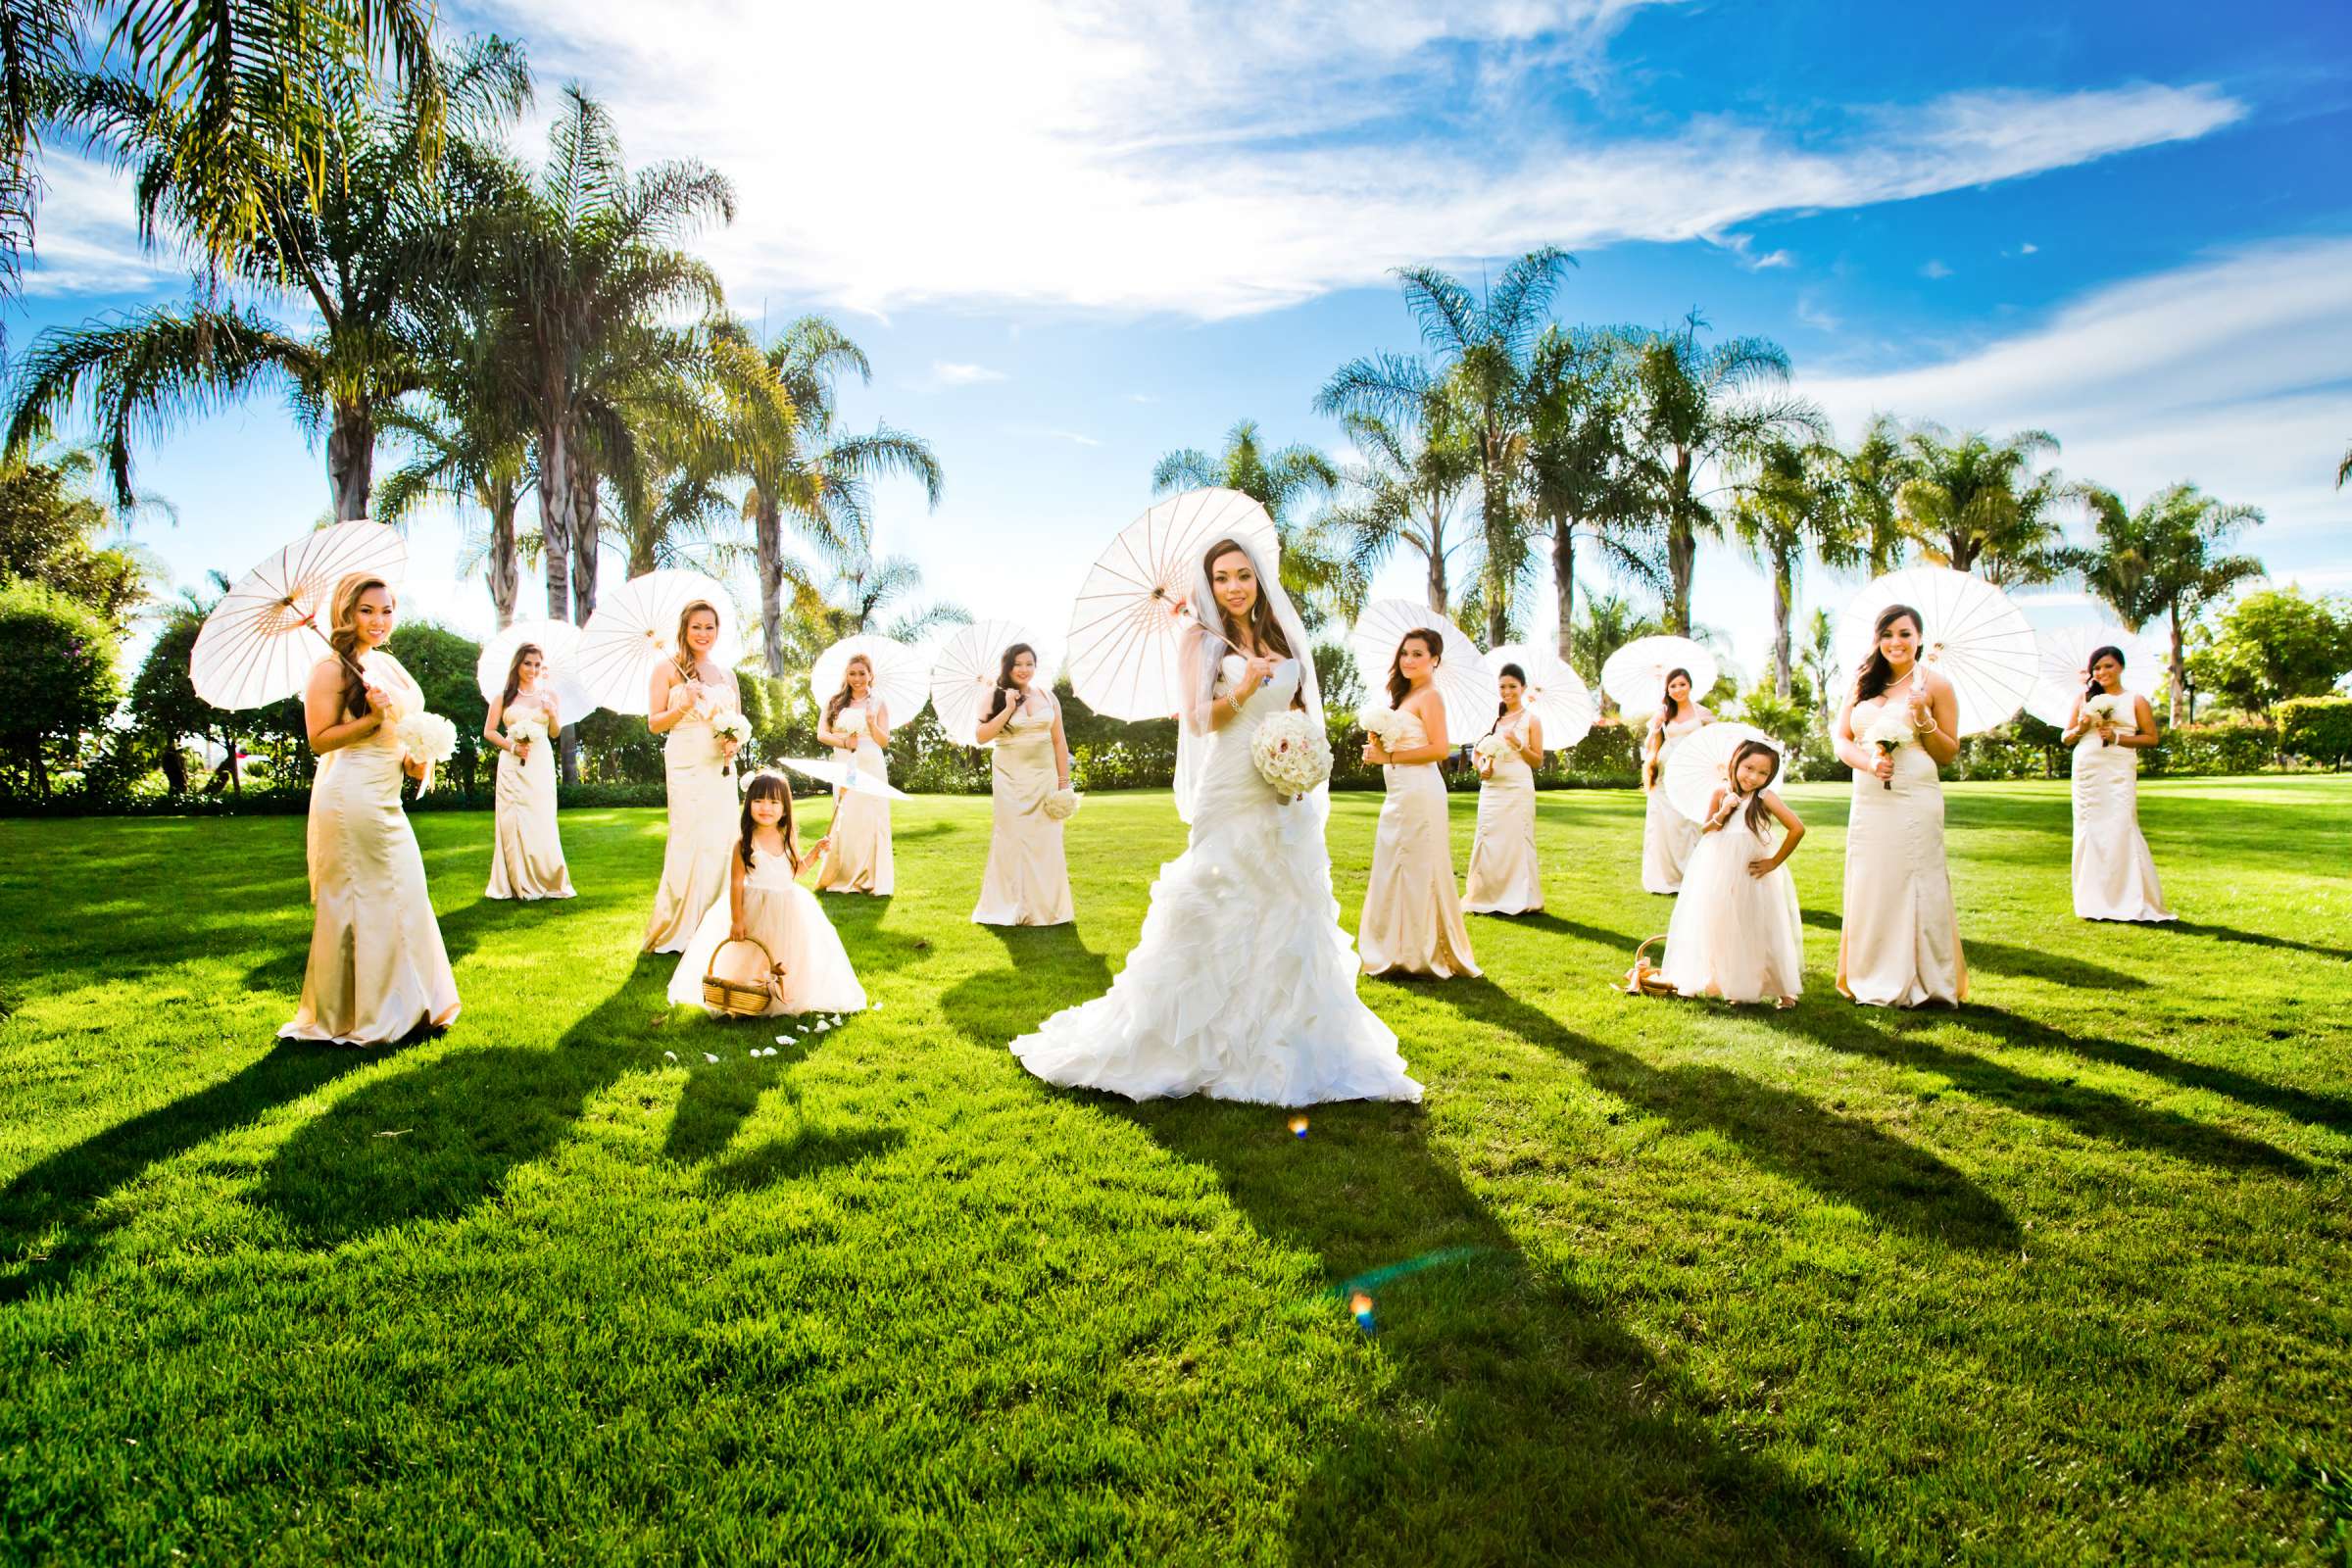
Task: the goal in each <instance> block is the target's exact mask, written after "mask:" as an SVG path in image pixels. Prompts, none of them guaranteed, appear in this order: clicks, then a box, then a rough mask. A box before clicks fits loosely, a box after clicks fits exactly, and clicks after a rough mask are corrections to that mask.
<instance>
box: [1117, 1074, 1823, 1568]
mask: <svg viewBox="0 0 2352 1568" xmlns="http://www.w3.org/2000/svg"><path fill="white" fill-rule="evenodd" d="M1090 1098H1091V1097H1090ZM1114 1113H1115V1114H1118V1115H1121V1116H1124V1117H1127V1118H1129V1119H1131V1120H1132V1121H1134V1122H1136V1123H1137V1124H1138V1125H1140V1126H1142V1127H1143V1128H1144V1129H1145V1131H1146V1132H1148V1133H1149V1134H1150V1135H1151V1136H1152V1138H1153V1139H1154V1140H1155V1141H1157V1142H1158V1143H1159V1144H1160V1145H1161V1146H1162V1147H1163V1148H1165V1149H1167V1150H1168V1151H1169V1152H1172V1153H1174V1154H1176V1155H1177V1156H1178V1157H1180V1158H1183V1159H1185V1160H1188V1161H1193V1162H1196V1163H1199V1164H1201V1165H1203V1166H1206V1167H1208V1168H1210V1169H1212V1170H1214V1171H1215V1172H1216V1173H1217V1176H1218V1179H1219V1181H1220V1182H1221V1184H1222V1185H1223V1187H1224V1189H1225V1192H1226V1194H1227V1196H1228V1198H1229V1199H1230V1201H1232V1202H1233V1203H1234V1205H1235V1206H1236V1207H1237V1208H1239V1209H1240V1210H1241V1211H1242V1212H1243V1213H1244V1214H1246V1215H1247V1216H1248V1217H1249V1219H1250V1224H1251V1225H1252V1226H1253V1227H1254V1228H1255V1229H1256V1230H1257V1231H1258V1232H1259V1233H1260V1234H1261V1235H1263V1236H1266V1237H1267V1238H1269V1239H1271V1240H1273V1241H1276V1242H1278V1243H1281V1244H1284V1245H1287V1246H1290V1247H1294V1248H1299V1249H1302V1250H1306V1251H1309V1252H1311V1253H1313V1254H1314V1255H1315V1256H1316V1257H1317V1258H1318V1259H1320V1261H1321V1264H1322V1267H1323V1270H1324V1272H1325V1274H1326V1277H1327V1278H1328V1279H1329V1280H1330V1281H1331V1282H1332V1286H1333V1294H1332V1297H1331V1308H1330V1309H1331V1312H1332V1315H1333V1318H1334V1320H1335V1321H1336V1322H1346V1321H1347V1315H1348V1311H1349V1296H1350V1295H1351V1286H1350V1282H1355V1281H1361V1282H1362V1284H1361V1287H1360V1288H1363V1289H1365V1290H1367V1291H1368V1292H1369V1293H1370V1295H1371V1298H1372V1304H1373V1313H1374V1320H1375V1321H1376V1323H1377V1325H1378V1333H1377V1335H1376V1337H1375V1338H1374V1339H1373V1340H1372V1341H1371V1343H1369V1344H1368V1345H1367V1346H1366V1347H1365V1351H1364V1353H1365V1354H1366V1356H1367V1357H1372V1358H1376V1360H1375V1361H1374V1362H1373V1364H1371V1365H1368V1366H1367V1369H1366V1374H1365V1376H1366V1380H1367V1383H1368V1384H1373V1383H1374V1380H1375V1379H1379V1381H1380V1383H1385V1386H1378V1384H1374V1386H1372V1387H1368V1388H1367V1389H1366V1390H1365V1391H1364V1393H1363V1395H1362V1396H1361V1397H1353V1398H1350V1397H1346V1396H1343V1397H1342V1402H1344V1403H1346V1404H1347V1405H1348V1407H1349V1408H1350V1410H1351V1414H1350V1417H1349V1425H1348V1427H1347V1428H1346V1429H1345V1430H1343V1431H1341V1432H1339V1433H1335V1434H1331V1435H1328V1436H1322V1435H1319V1436H1318V1442H1317V1450H1316V1458H1315V1463H1314V1468H1313V1470H1312V1472H1311V1473H1310V1474H1309V1475H1308V1477H1307V1478H1306V1481H1305V1483H1304V1485H1303V1486H1302V1487H1301V1488H1300V1491H1299V1496H1298V1499H1297V1502H1296V1505H1295V1508H1294V1512H1293V1516H1292V1520H1291V1524H1290V1541H1289V1551H1290V1555H1291V1556H1293V1557H1294V1558H1296V1559H1297V1560H1299V1561H1302V1562H1350V1563H1356V1562H1360V1563H1376V1562H1408V1563H1415V1564H1420V1563H1428V1562H1434V1561H1460V1562H1480V1561H1503V1560H1520V1561H1530V1562H1543V1561H1554V1562H1556V1561H1566V1560H1591V1559H1594V1558H1600V1559H1607V1560H1612V1561H1625V1562H1644V1563H1648V1562H1706V1563H1720V1562H1792V1561H1802V1562H1823V1561H1830V1562H1835V1561H1840V1560H1845V1559H1847V1558H1849V1557H1850V1556H1851V1549H1850V1547H1849V1546H1848V1545H1847V1544H1846V1543H1845V1542H1844V1541H1843V1540H1841V1539H1840V1538H1839V1536H1838V1533H1837V1532H1836V1530H1835V1529H1834V1528H1833V1527H1832V1526H1831V1525H1830V1524H1829V1523H1828V1522H1827V1521H1825V1520H1824V1519H1823V1518H1822V1517H1821V1515H1820V1512H1819V1509H1818V1507H1817V1506H1816V1503H1815V1501H1814V1499H1813V1497H1811V1496H1810V1495H1807V1492H1806V1490H1805V1489H1804V1488H1803V1487H1802V1486H1800V1485H1799V1484H1798V1483H1797V1482H1796V1481H1795V1480H1794V1479H1793V1478H1791V1477H1790V1476H1789V1475H1788V1474H1787V1473H1786V1472H1784V1471H1782V1470H1780V1469H1779V1468H1777V1467H1775V1466H1773V1465H1772V1464H1770V1463H1768V1462H1766V1461H1764V1460H1761V1459H1757V1458H1755V1457H1753V1456H1751V1455H1748V1454H1745V1453H1741V1452H1740V1451H1738V1450H1737V1449H1736V1448H1734V1447H1733V1446H1729V1445H1726V1444H1725V1443H1723V1442H1722V1441H1720V1440H1719V1439H1718V1438H1717V1437H1716V1436H1715V1435H1714V1434H1713V1433H1711V1432H1710V1431H1709V1430H1708V1429H1707V1426H1706V1422H1705V1419H1704V1414H1705V1412H1706V1410H1707V1409H1708V1407H1709V1403H1710V1401H1709V1399H1708V1397H1707V1396H1706V1395H1705V1394H1704V1393H1703V1391H1701V1390H1699V1389H1696V1388H1694V1387H1692V1386H1691V1384H1690V1382H1689V1381H1688V1380H1687V1379H1685V1378H1683V1377H1682V1376H1680V1375H1679V1374H1678V1373H1677V1372H1675V1371H1674V1370H1673V1369H1672V1368H1670V1367H1668V1366H1666V1365H1665V1364H1663V1363H1661V1362H1660V1361H1659V1360H1658V1359H1657V1358H1656V1357H1655V1356H1653V1355H1652V1354H1651V1353H1650V1352H1649V1350H1648V1349H1647V1348H1645V1347H1644V1346H1643V1345H1642V1343H1641V1342H1640V1341H1639V1340H1637V1339H1636V1338H1635V1337H1634V1336H1633V1335H1632V1334H1630V1333H1628V1332H1627V1331H1626V1329H1625V1328H1624V1327H1623V1326H1622V1325H1620V1324H1618V1323H1616V1322H1614V1321H1612V1320H1611V1318H1610V1316H1609V1315H1608V1311H1607V1308H1606V1306H1605V1305H1604V1303H1602V1302H1601V1301H1599V1300H1598V1299H1594V1298H1593V1297H1592V1296H1590V1295H1588V1294H1586V1293H1584V1292H1582V1291H1579V1290H1578V1289H1576V1288H1574V1287H1573V1286H1571V1285H1569V1284H1568V1283H1567V1282H1566V1281H1565V1280H1563V1279H1562V1278H1560V1277H1559V1276H1558V1274H1557V1273H1556V1272H1555V1271H1554V1270H1553V1269H1551V1268H1549V1267H1545V1266H1539V1265H1537V1264H1535V1263H1533V1262H1531V1261H1530V1260H1529V1258H1528V1257H1527V1256H1526V1255H1525V1254H1524V1253H1523V1252H1522V1251H1521V1250H1519V1247H1518V1245H1517V1243H1516V1241H1515V1240H1514V1239H1513V1237H1512V1236H1511V1234H1510V1233H1509V1232H1508V1231H1507V1230H1506V1229H1505V1228H1504V1227H1503V1226H1502V1225H1500V1224H1499V1223H1497V1222H1496V1221H1495V1218H1494V1217H1493V1215H1492V1214H1490V1213H1489V1212H1488V1210H1487V1209H1486V1207H1485V1205H1484V1204H1483V1203H1481V1201H1479V1199H1478V1198H1477V1196H1476V1195H1475V1194H1473V1193H1472V1192H1471V1191H1470V1190H1469V1188H1468V1187H1467V1186H1466V1185H1465V1184H1464V1183H1463V1181H1462V1180H1461V1177H1460V1175H1459V1173H1458V1172H1457V1171H1456V1170H1455V1169H1454V1167H1453V1164H1452V1162H1451V1160H1450V1159H1448V1158H1447V1157H1446V1155H1445V1154H1444V1153H1443V1152H1441V1151H1439V1150H1437V1149H1434V1148H1433V1147H1431V1145H1430V1143H1429V1133H1428V1124H1427V1120H1426V1118H1425V1117H1424V1116H1423V1115H1422V1113H1421V1112H1420V1111H1419V1110H1418V1109H1416V1108H1413V1107H1408V1106H1399V1105H1385V1104H1361V1103H1358V1104H1346V1105H1323V1106H1319V1107H1317V1108H1316V1109H1315V1111H1314V1131H1313V1135H1312V1136H1311V1137H1310V1138H1307V1139H1304V1140H1299V1139H1294V1138H1292V1137H1290V1136H1288V1135H1287V1134H1286V1133H1285V1132H1284V1130H1283V1127H1282V1120H1281V1117H1280V1115H1279V1113H1277V1112H1274V1111H1271V1110H1268V1109H1265V1108H1263V1107H1244V1106H1235V1105H1230V1104H1220V1103H1214V1102H1208V1101H1202V1100H1188V1101H1175V1102H1166V1101H1163V1102H1155V1103H1147V1104H1143V1105H1137V1106H1126V1105H1123V1104H1121V1105H1118V1106H1117V1107H1116V1109H1115V1112H1114ZM1399 1264H1403V1265H1406V1267H1404V1268H1401V1269H1399V1268H1397V1265H1399ZM1366 1276H1374V1277H1373V1278H1371V1279H1366V1278H1365V1277H1366ZM1383 1374H1385V1377H1384V1376H1383Z"/></svg>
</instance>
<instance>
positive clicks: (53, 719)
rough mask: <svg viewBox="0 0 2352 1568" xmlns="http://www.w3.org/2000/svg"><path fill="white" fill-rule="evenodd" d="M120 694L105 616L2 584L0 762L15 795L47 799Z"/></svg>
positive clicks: (38, 589)
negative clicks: (57, 776) (56, 776)
mask: <svg viewBox="0 0 2352 1568" xmlns="http://www.w3.org/2000/svg"><path fill="white" fill-rule="evenodd" d="M122 695H123V684H122V681H121V680H120V679H119V678H118V677H117V675H116V673H115V655H114V633H113V631H112V629H111V628H110V627H109V626H108V625H107V623H106V619H105V617H104V616H102V615H100V614H99V613H98V612H97V611H95V610H93V609H91V608H90V607H89V606H88V605H85V604H83V603H81V602H80V601H79V600H77V599H71V598H68V597H67V596H66V595H65V594H63V593H60V592H58V591H57V590H56V589H54V588H49V587H45V586H43V585H42V584H39V583H33V582H19V581H10V582H6V583H0V759H4V760H5V761H4V765H5V768H6V777H7V782H8V784H9V786H10V788H11V790H12V791H13V792H14V793H18V794H25V795H32V796H38V797H45V796H47V795H48V794H49V792H50V790H51V787H52V782H51V778H50V774H51V773H52V772H53V771H55V770H59V769H73V768H77V767H78V766H79V764H80V761H81V753H82V749H83V737H84V735H85V733H87V732H89V731H93V730H95V729H97V728H98V727H99V726H100V725H101V724H103V723H105V722H106V719H107V715H108V714H110V713H112V712H113V711H114V708H115V704H116V703H117V702H118V701H120V700H121V698H122Z"/></svg>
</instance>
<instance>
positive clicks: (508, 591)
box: [479, 479, 522, 631]
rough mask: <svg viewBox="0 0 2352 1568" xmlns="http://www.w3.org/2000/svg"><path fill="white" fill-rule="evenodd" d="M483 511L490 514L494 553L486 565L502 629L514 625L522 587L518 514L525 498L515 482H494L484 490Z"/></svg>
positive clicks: (491, 547)
mask: <svg viewBox="0 0 2352 1568" xmlns="http://www.w3.org/2000/svg"><path fill="white" fill-rule="evenodd" d="M479 499H480V501H481V504H482V510H483V511H484V512H487V513H488V514H489V515H490V554H489V558H488V559H487V560H486V561H485V562H484V563H483V566H484V570H485V575H487V576H488V577H489V579H490V608H491V609H492V610H493V611H495V612H496V613H497V614H498V629H499V630H500V631H505V630H506V629H507V628H508V627H509V626H512V625H513V624H515V595H516V594H517V593H518V592H519V591H520V589H521V587H522V578H521V573H520V568H519V566H518V565H517V564H516V561H515V509H516V508H518V507H519V506H521V504H522V498H521V497H520V496H519V495H517V494H515V482H514V481H513V480H511V479H494V480H492V481H491V482H490V483H489V484H488V485H486V486H484V487H483V491H482V494H481V496H480V498H479Z"/></svg>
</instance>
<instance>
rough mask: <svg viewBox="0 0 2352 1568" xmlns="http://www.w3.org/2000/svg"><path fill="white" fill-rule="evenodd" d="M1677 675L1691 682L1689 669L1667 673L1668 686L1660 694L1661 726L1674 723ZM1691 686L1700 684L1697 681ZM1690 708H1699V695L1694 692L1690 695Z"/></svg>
mask: <svg viewBox="0 0 2352 1568" xmlns="http://www.w3.org/2000/svg"><path fill="white" fill-rule="evenodd" d="M1677 675H1680V676H1682V677H1683V679H1685V680H1691V672H1690V671H1689V670H1687V669H1680V668H1677V669H1670V670H1668V671H1667V672H1666V685H1665V688H1664V690H1663V691H1662V692H1661V693H1660V696H1659V702H1658V722H1659V723H1661V724H1671V723H1673V722H1674V677H1675V676H1677ZM1691 684H1692V685H1694V686H1695V685H1696V684H1698V683H1697V682H1696V681H1691ZM1697 706H1698V693H1696V692H1692V693H1691V707H1692V708H1696V707H1697Z"/></svg>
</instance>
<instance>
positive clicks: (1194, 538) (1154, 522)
mask: <svg viewBox="0 0 2352 1568" xmlns="http://www.w3.org/2000/svg"><path fill="white" fill-rule="evenodd" d="M1220 539H1238V540H1240V541H1241V542H1242V543H1244V544H1246V545H1248V546H1249V547H1250V550H1251V551H1253V552H1254V553H1255V554H1256V556H1257V559H1258V561H1259V562H1260V563H1261V564H1264V565H1265V566H1266V567H1268V568H1269V569H1271V568H1272V567H1273V565H1274V564H1275V563H1276V562H1277V561H1279V560H1280V559H1281V554H1282V548H1281V543H1280V540H1279V538H1278V536H1277V535H1276V533H1275V531H1274V519H1273V518H1271V517H1269V516H1268V515H1266V509H1265V508H1263V507H1261V506H1259V505H1258V504H1257V503H1256V502H1255V501H1253V500H1251V499H1250V497H1248V496H1246V495H1244V494H1242V493H1241V492H1240V491H1239V490H1218V489H1207V490H1187V491H1186V492H1184V494H1182V495H1180V496H1174V497H1171V498H1170V499H1168V500H1166V501H1162V502H1161V503H1160V504H1159V505H1157V506H1155V507H1153V508H1152V510H1151V511H1149V512H1147V513H1145V514H1144V515H1142V516H1140V517H1138V518H1136V519H1135V521H1133V522H1131V523H1129V524H1128V525H1127V526H1126V527H1124V528H1122V529H1120V530H1119V536H1118V537H1117V538H1116V539H1113V540H1112V541H1111V542H1110V548H1109V549H1108V550H1105V551H1104V552H1103V555H1102V557H1101V559H1099V560H1098V561H1096V563H1095V564H1094V569H1093V570H1091V571H1089V572H1088V573H1087V574H1086V581H1085V582H1084V583H1083V584H1081V585H1080V587H1079V589H1078V599H1077V602H1076V603H1075V604H1073V605H1072V606H1071V607H1070V651H1069V666H1068V667H1069V676H1070V689H1071V690H1072V691H1074V692H1076V693H1077V695H1078V698H1079V700H1080V701H1081V702H1083V703H1085V704H1086V706H1087V707H1089V708H1091V709H1093V710H1094V711H1096V712H1098V713H1106V714H1108V715H1109V716H1111V717H1112V718H1123V719H1140V718H1165V717H1167V716H1168V715H1169V714H1170V713H1173V712H1175V711H1177V710H1178V709H1179V708H1181V707H1182V706H1183V705H1184V680H1185V669H1184V634H1185V631H1186V629H1187V628H1188V627H1190V626H1191V625H1193V624H1194V619H1193V614H1192V607H1191V605H1190V602H1189V601H1190V598H1191V595H1192V592H1193V584H1194V581H1195V579H1196V578H1198V577H1199V576H1200V574H1201V556H1202V555H1203V554H1204V553H1206V551H1207V550H1208V547H1209V546H1211V545H1213V544H1215V543H1217V541H1219V540H1220ZM992 678H993V677H992Z"/></svg>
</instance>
